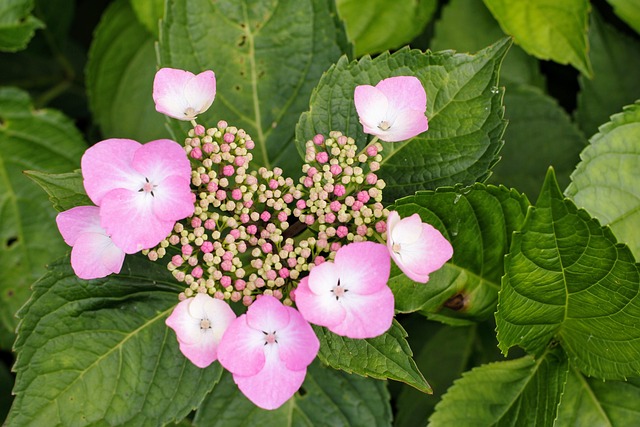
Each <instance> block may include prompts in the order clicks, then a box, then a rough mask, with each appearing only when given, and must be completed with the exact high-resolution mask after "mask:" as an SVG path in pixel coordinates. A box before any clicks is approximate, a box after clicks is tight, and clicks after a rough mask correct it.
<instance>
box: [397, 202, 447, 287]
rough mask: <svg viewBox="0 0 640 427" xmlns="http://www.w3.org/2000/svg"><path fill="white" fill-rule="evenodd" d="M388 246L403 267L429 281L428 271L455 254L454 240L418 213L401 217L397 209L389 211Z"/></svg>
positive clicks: (415, 278)
mask: <svg viewBox="0 0 640 427" xmlns="http://www.w3.org/2000/svg"><path fill="white" fill-rule="evenodd" d="M387 247H388V250H389V253H390V254H391V257H392V258H393V261H394V262H395V263H396V265H397V266H398V267H400V270H402V272H403V273H404V274H406V275H407V277H409V278H410V279H411V280H413V281H416V282H420V283H427V281H428V280H429V274H430V273H432V272H433V271H436V270H438V269H440V268H441V267H442V266H443V265H444V264H445V263H446V262H447V261H448V260H449V259H451V257H452V256H453V247H452V246H451V243H449V241H448V240H447V239H445V237H444V236H443V235H442V234H441V233H440V232H439V231H438V230H436V229H435V228H434V227H433V226H431V225H430V224H427V223H424V222H422V220H421V219H420V216H419V215H418V214H417V213H416V214H413V215H411V216H410V217H407V218H403V219H400V215H399V214H398V212H396V211H391V212H389V217H388V218H387Z"/></svg>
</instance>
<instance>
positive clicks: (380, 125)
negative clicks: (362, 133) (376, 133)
mask: <svg viewBox="0 0 640 427" xmlns="http://www.w3.org/2000/svg"><path fill="white" fill-rule="evenodd" d="M390 127H391V123H389V122H388V121H386V120H383V121H381V122H380V123H378V129H380V130H389V128H390Z"/></svg>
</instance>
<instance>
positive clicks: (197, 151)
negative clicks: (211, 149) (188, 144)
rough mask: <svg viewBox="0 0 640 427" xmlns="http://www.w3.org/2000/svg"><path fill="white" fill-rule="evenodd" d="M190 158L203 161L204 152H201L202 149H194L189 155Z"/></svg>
mask: <svg viewBox="0 0 640 427" xmlns="http://www.w3.org/2000/svg"><path fill="white" fill-rule="evenodd" d="M189 156H191V157H192V158H194V159H201V158H202V150H200V147H194V148H193V149H192V150H191V152H190V153H189Z"/></svg>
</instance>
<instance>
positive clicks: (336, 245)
mask: <svg viewBox="0 0 640 427" xmlns="http://www.w3.org/2000/svg"><path fill="white" fill-rule="evenodd" d="M341 247H342V243H340V242H333V243H332V244H331V252H335V251H337V250H338V249H340V248H341Z"/></svg>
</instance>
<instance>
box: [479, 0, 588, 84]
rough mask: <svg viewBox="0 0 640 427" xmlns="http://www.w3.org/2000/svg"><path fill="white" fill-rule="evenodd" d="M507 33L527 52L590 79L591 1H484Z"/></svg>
mask: <svg viewBox="0 0 640 427" xmlns="http://www.w3.org/2000/svg"><path fill="white" fill-rule="evenodd" d="M484 4H485V5H486V6H487V8H489V10H490V11H491V14H492V15H493V16H494V18H496V20H497V21H498V23H500V27H502V29H503V30H504V32H505V33H507V34H509V35H511V36H513V38H514V40H515V42H516V43H517V44H518V45H520V46H521V47H522V48H523V49H524V50H525V51H526V52H527V53H529V54H531V55H533V56H535V57H537V58H540V59H551V60H552V61H555V62H558V63H560V64H571V65H573V66H574V67H576V68H577V69H578V70H580V72H581V73H583V74H585V75H586V76H589V77H591V75H592V74H593V71H592V69H591V63H590V61H589V57H588V55H587V53H588V51H589V47H588V46H589V44H588V40H587V28H588V26H589V10H590V4H589V0H564V1H562V2H557V1H555V0H515V1H513V0H484Z"/></svg>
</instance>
